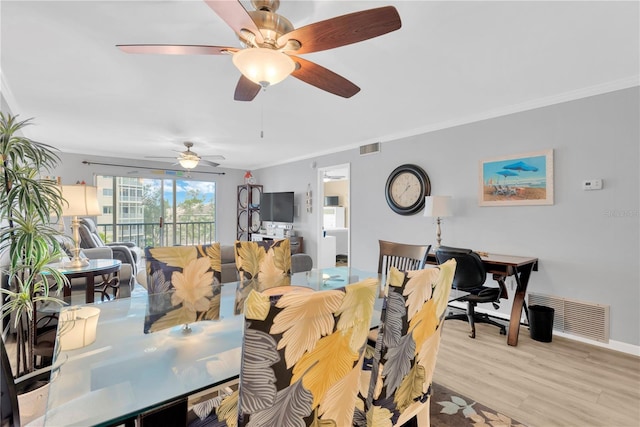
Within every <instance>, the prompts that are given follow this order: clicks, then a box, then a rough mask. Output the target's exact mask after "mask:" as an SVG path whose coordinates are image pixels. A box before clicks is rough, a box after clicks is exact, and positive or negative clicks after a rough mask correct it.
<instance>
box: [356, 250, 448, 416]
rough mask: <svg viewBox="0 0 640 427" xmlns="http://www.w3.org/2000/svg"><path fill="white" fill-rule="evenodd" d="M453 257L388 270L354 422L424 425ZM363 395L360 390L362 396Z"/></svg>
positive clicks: (427, 414)
mask: <svg viewBox="0 0 640 427" xmlns="http://www.w3.org/2000/svg"><path fill="white" fill-rule="evenodd" d="M455 270H456V261H455V260H451V261H448V262H446V263H444V264H442V265H440V266H438V267H432V268H426V269H421V270H410V271H400V270H398V269H397V268H395V267H391V269H390V270H389V280H388V284H389V286H388V292H387V296H386V297H385V304H384V307H383V310H382V316H381V324H380V333H379V334H378V341H377V342H376V347H375V351H374V355H373V358H372V359H368V360H367V362H365V368H364V370H363V379H364V380H365V382H366V380H367V379H368V384H369V390H368V392H367V400H366V405H365V411H360V410H359V409H356V415H355V419H356V421H357V423H356V425H358V426H359V427H364V426H365V425H366V426H372V425H388V426H402V425H403V424H405V423H406V422H408V421H409V420H411V419H412V418H413V417H416V420H417V425H418V426H419V427H425V426H428V425H429V397H430V387H431V381H432V379H433V371H434V368H435V364H436V357H437V354H438V348H439V346H440V335H441V332H442V325H443V322H444V313H445V311H446V308H447V303H448V300H449V293H450V291H451V284H452V282H453V276H454V274H455ZM362 396H364V395H362Z"/></svg>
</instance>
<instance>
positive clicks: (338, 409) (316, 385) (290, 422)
mask: <svg viewBox="0 0 640 427" xmlns="http://www.w3.org/2000/svg"><path fill="white" fill-rule="evenodd" d="M377 292H378V281H377V280H376V279H367V280H364V281H362V282H359V283H354V284H350V285H347V286H345V287H343V288H338V289H332V290H326V291H318V292H310V293H309V292H287V293H285V294H282V295H272V296H268V295H264V294H262V293H259V292H256V291H255V290H252V291H251V292H250V294H249V296H248V298H247V301H246V305H245V313H244V316H245V331H244V337H243V344H242V366H241V370H240V384H239V389H238V390H236V391H235V392H233V393H232V394H231V395H229V396H227V397H225V398H224V399H223V400H222V402H217V401H215V402H204V403H203V404H202V405H203V407H204V406H208V407H211V406H213V407H215V409H213V410H212V411H211V412H210V413H209V414H207V418H204V419H201V418H198V419H197V420H196V422H195V423H194V424H193V425H208V426H209V425H210V426H217V425H226V426H228V427H235V426H247V427H249V426H277V427H303V426H325V425H326V426H349V425H351V424H352V420H353V414H354V411H353V408H354V407H355V405H356V403H357V402H358V401H359V399H358V390H359V388H360V376H361V372H362V361H363V360H364V349H365V342H366V338H367V333H368V331H369V326H370V322H371V316H372V313H373V305H374V302H375V300H376V295H377ZM195 409H196V410H200V409H201V408H195ZM201 415H204V414H201ZM222 420H224V421H225V423H226V424H219V423H221V421H222Z"/></svg>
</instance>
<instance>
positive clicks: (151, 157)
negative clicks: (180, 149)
mask: <svg viewBox="0 0 640 427" xmlns="http://www.w3.org/2000/svg"><path fill="white" fill-rule="evenodd" d="M144 158H145V159H173V160H175V159H176V156H170V157H169V156H167V157H165V156H144Z"/></svg>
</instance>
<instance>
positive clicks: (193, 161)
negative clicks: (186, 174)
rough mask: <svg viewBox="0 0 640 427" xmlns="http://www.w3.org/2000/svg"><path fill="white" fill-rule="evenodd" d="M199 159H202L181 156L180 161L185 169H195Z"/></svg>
mask: <svg viewBox="0 0 640 427" xmlns="http://www.w3.org/2000/svg"><path fill="white" fill-rule="evenodd" d="M199 161H200V159H198V158H189V157H182V158H180V160H178V163H180V166H182V167H183V168H185V169H193V168H195V167H196V166H198V162H199Z"/></svg>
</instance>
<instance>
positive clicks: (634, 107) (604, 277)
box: [254, 87, 640, 346]
mask: <svg viewBox="0 0 640 427" xmlns="http://www.w3.org/2000/svg"><path fill="white" fill-rule="evenodd" d="M638 105H639V90H638V88H637V87H635V88H631V89H626V90H621V91H617V92H612V93H608V94H604V95H599V96H593V97H589V98H585V99H581V100H577V101H572V102H566V103H561V104H557V105H554V106H550V107H545V108H539V109H535V110H531V111H527V112H522V113H517V114H512V115H508V116H503V117H499V118H495V119H490V120H485V121H481V122H477V123H472V124H468V125H464V126H457V127H454V128H450V129H445V130H441V131H436V132H431V133H427V134H423V135H418V136H414V137H410V138H405V139H402V140H398V141H393V142H386V143H383V145H382V151H381V153H379V154H375V155H368V156H359V154H358V152H357V150H348V151H345V152H342V153H337V154H332V155H328V156H323V157H319V158H316V159H309V160H305V161H299V162H294V163H290V164H285V165H279V166H274V167H270V168H265V169H261V170H258V171H255V172H254V175H256V176H257V178H258V181H259V183H261V184H264V185H265V191H295V192H296V203H297V204H298V205H300V206H301V209H299V212H300V215H299V217H297V218H296V224H295V228H296V230H297V231H298V232H299V233H300V234H301V235H302V236H303V237H304V238H305V252H307V253H310V254H312V256H314V259H315V247H316V242H315V240H316V239H315V230H316V229H317V220H318V219H317V215H318V214H319V212H320V209H319V208H320V206H321V203H322V201H320V200H318V199H314V210H313V212H312V213H311V214H308V213H306V211H305V209H304V192H305V191H306V188H307V184H308V183H310V184H311V187H312V188H314V189H315V188H317V182H316V180H317V178H316V175H317V174H316V170H315V169H314V168H313V167H312V165H313V163H312V162H313V161H315V163H316V165H317V167H326V166H330V165H334V164H341V163H347V162H349V163H351V206H350V207H351V233H352V234H351V262H352V265H353V266H357V267H358V268H363V269H376V268H377V259H378V244H377V241H378V239H384V240H392V241H399V242H406V243H423V242H425V241H426V242H430V243H434V241H435V224H434V223H433V222H432V221H431V219H429V218H424V217H423V216H422V213H419V214H417V215H414V216H409V217H404V216H399V215H396V214H395V213H393V212H392V211H391V209H389V208H388V206H387V204H386V202H385V197H384V187H385V182H386V179H387V176H388V175H389V173H390V172H391V171H392V170H393V169H394V168H395V167H397V166H398V165H400V164H403V163H415V164H418V165H420V166H422V167H423V168H424V169H425V170H426V171H427V173H428V175H429V177H430V179H431V185H432V194H434V195H451V196H453V197H454V202H455V203H454V215H455V216H453V217H451V218H447V219H446V220H445V221H444V223H443V225H442V237H443V244H447V245H452V246H462V247H469V248H473V249H475V250H482V251H488V252H493V253H502V254H512V255H523V256H536V257H538V258H539V259H540V269H539V271H537V272H534V273H533V274H532V277H531V281H530V283H529V290H530V291H532V292H537V293H543V294H551V295H556V296H560V297H567V298H572V299H576V300H580V301H587V302H596V303H601V304H609V305H610V306H611V339H612V340H615V341H619V342H622V343H626V344H630V345H635V346H638V345H640V316H639V314H638V312H639V310H638V306H639V303H640V286H639V284H640V274H639V260H640V250H639V249H640V227H639V222H640V221H639V219H640V214H639V212H640V209H639V208H640V206H639V200H640V199H639V195H640V194H639V193H640V190H639V183H640V182H639V181H640V179H639V173H638V170H639V160H640V148H639V146H640V142H639V141H640V131H639V123H638V122H639V115H640V111H639V107H638ZM547 148H553V149H554V162H555V166H554V180H555V187H554V190H555V203H554V205H553V206H512V207H479V206H478V196H477V188H478V184H477V180H478V169H479V166H478V165H479V161H480V160H482V159H489V158H493V157H498V156H502V155H512V154H519V153H526V152H530V151H537V150H542V149H547ZM592 178H602V179H603V180H604V189H603V190H601V191H590V192H587V191H583V190H582V188H581V183H582V181H583V180H586V179H592Z"/></svg>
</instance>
